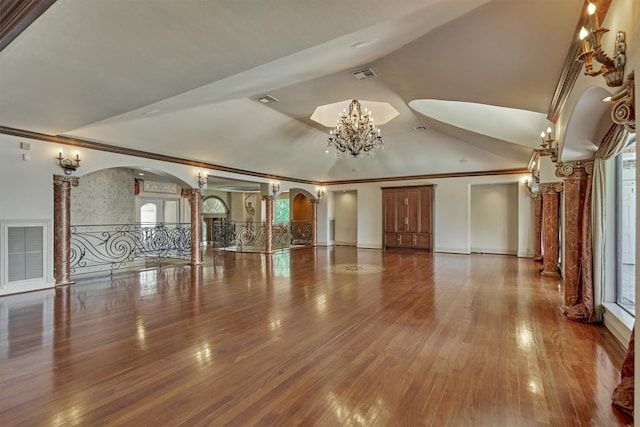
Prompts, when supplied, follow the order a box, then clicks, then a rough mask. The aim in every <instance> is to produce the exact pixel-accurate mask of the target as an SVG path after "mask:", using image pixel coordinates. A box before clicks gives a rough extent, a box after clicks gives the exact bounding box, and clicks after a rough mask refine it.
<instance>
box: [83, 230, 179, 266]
mask: <svg viewBox="0 0 640 427" xmlns="http://www.w3.org/2000/svg"><path fill="white" fill-rule="evenodd" d="M190 260H191V225H190V224H144V223H138V224H106V225H74V226H71V266H70V267H71V274H72V276H78V275H89V274H96V275H97V274H99V273H105V272H109V273H114V272H116V271H126V270H137V269H142V268H150V267H159V266H163V265H169V264H185V263H188V262H189V261H190Z"/></svg>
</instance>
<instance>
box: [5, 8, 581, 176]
mask: <svg viewBox="0 0 640 427" xmlns="http://www.w3.org/2000/svg"><path fill="white" fill-rule="evenodd" d="M582 6H583V1H582V0H555V1H554V0H527V1H523V0H394V1H388V0H369V1H367V2H356V1H349V0H346V1H345V0H340V1H337V0H323V1H312V0H270V1H249V0H235V1H233V0H210V1H203V0H181V1H178V0H109V1H104V0H57V1H56V2H55V3H53V4H52V6H51V7H49V8H48V9H47V10H46V11H44V13H43V14H42V15H41V16H40V17H39V18H38V19H36V20H35V22H33V23H32V24H31V25H30V26H29V27H28V28H26V29H25V30H24V31H23V32H22V33H21V34H20V35H19V36H18V37H16V38H15V39H14V40H13V41H12V42H11V43H10V44H9V45H8V46H7V47H5V48H4V50H2V52H0V126H4V127H8V128H16V129H22V130H27V131H31V132H38V133H42V134H47V135H62V136H69V137H74V138H81V139H84V140H88V141H94V142H99V143H103V144H108V145H112V146H117V147H125V148H132V149H136V150H143V151H148V152H153V153H160V154H164V155H168V156H174V157H179V158H183V159H187V160H195V161H200V162H205V163H210V164H212V165H221V166H225V167H230V168H236V169H241V170H248V171H254V172H258V173H260V174H265V175H274V176H281V177H289V178H295V179H298V180H308V181H318V182H331V181H342V180H360V179H375V178H388V177H402V176H413V175H429V174H442V173H464V172H470V173H471V172H481V171H495V170H510V169H522V168H525V167H526V165H527V161H528V160H529V156H530V154H531V149H532V148H533V147H535V146H537V145H538V143H539V133H540V130H541V129H544V128H546V127H547V125H548V124H549V123H548V121H547V119H546V117H547V112H548V110H549V106H550V103H551V100H552V96H553V94H554V90H555V88H556V85H557V83H558V79H559V77H560V74H561V71H562V67H563V65H564V61H565V58H566V56H567V52H568V51H569V48H570V46H571V44H572V43H574V36H575V34H574V32H575V28H576V23H577V22H578V20H579V19H580V16H581V11H582ZM362 68H371V69H372V70H373V71H374V72H375V74H376V76H375V77H373V78H369V79H365V80H357V79H356V78H354V76H353V75H352V72H353V71H356V70H360V69H362ZM264 95H271V96H272V97H274V98H276V99H277V100H278V101H277V102H273V103H269V104H264V103H262V102H259V101H258V98H260V97H262V96H264ZM350 99H360V100H369V101H378V102H387V103H389V104H391V105H392V106H393V107H394V108H395V109H396V110H397V111H398V112H399V113H400V114H399V115H398V116H397V117H396V118H394V119H393V120H391V121H390V122H389V123H387V124H385V125H383V126H381V128H382V136H383V137H384V142H385V150H384V151H383V152H379V153H377V154H376V156H375V157H373V158H368V157H365V158H358V159H351V158H342V159H339V158H337V157H336V156H335V154H334V153H333V151H332V152H330V153H329V154H326V153H325V148H326V145H327V136H328V131H329V128H325V127H323V126H322V125H320V124H318V123H316V122H314V121H312V120H310V116H311V114H312V113H313V111H314V109H315V108H316V106H318V105H322V104H330V103H334V102H338V101H343V100H347V101H348V100H350ZM441 101H445V102H441ZM498 107H502V108H498ZM416 129H418V130H416ZM213 172H215V171H213Z"/></svg>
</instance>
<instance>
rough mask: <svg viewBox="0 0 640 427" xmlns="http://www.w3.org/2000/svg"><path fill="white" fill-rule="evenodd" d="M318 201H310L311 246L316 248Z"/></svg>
mask: <svg viewBox="0 0 640 427" xmlns="http://www.w3.org/2000/svg"><path fill="white" fill-rule="evenodd" d="M319 203H320V199H311V209H312V211H311V246H313V247H316V246H318V204H319Z"/></svg>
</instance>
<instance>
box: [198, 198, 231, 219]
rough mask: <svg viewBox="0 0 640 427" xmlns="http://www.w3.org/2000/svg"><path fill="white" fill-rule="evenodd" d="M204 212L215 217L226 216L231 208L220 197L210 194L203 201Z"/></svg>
mask: <svg viewBox="0 0 640 427" xmlns="http://www.w3.org/2000/svg"><path fill="white" fill-rule="evenodd" d="M202 213H203V214H205V215H209V216H214V217H226V216H227V214H228V213H229V209H227V205H225V203H224V202H223V201H222V200H221V199H220V198H219V197H216V196H209V197H206V198H205V199H204V200H203V201H202Z"/></svg>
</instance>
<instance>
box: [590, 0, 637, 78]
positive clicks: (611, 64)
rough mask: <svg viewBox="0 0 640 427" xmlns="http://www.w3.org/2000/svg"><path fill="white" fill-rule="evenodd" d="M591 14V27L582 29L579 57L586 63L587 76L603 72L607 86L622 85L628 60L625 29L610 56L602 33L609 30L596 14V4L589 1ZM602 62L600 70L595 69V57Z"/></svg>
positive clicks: (619, 33)
mask: <svg viewBox="0 0 640 427" xmlns="http://www.w3.org/2000/svg"><path fill="white" fill-rule="evenodd" d="M587 13H588V14H589V22H590V26H591V29H590V30H587V29H586V28H585V27H582V29H581V30H580V40H582V53H581V54H580V56H579V57H578V61H580V62H582V63H583V64H584V73H585V75H587V76H598V75H600V74H602V75H603V76H604V79H605V81H606V82H607V86H611V87H616V86H620V85H621V84H622V82H623V79H624V66H625V64H626V62H627V57H626V50H627V45H626V34H625V32H624V31H618V34H617V36H616V41H615V48H614V57H613V58H610V57H609V55H607V54H606V53H605V52H604V51H603V50H602V35H603V34H604V33H606V32H607V31H609V29H608V28H603V27H601V26H600V23H599V22H598V15H597V14H596V6H595V5H594V4H593V3H589V4H588V6H587ZM594 56H595V59H596V60H597V61H598V62H599V63H600V64H602V66H601V67H600V69H599V70H597V71H594V70H593V58H594Z"/></svg>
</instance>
